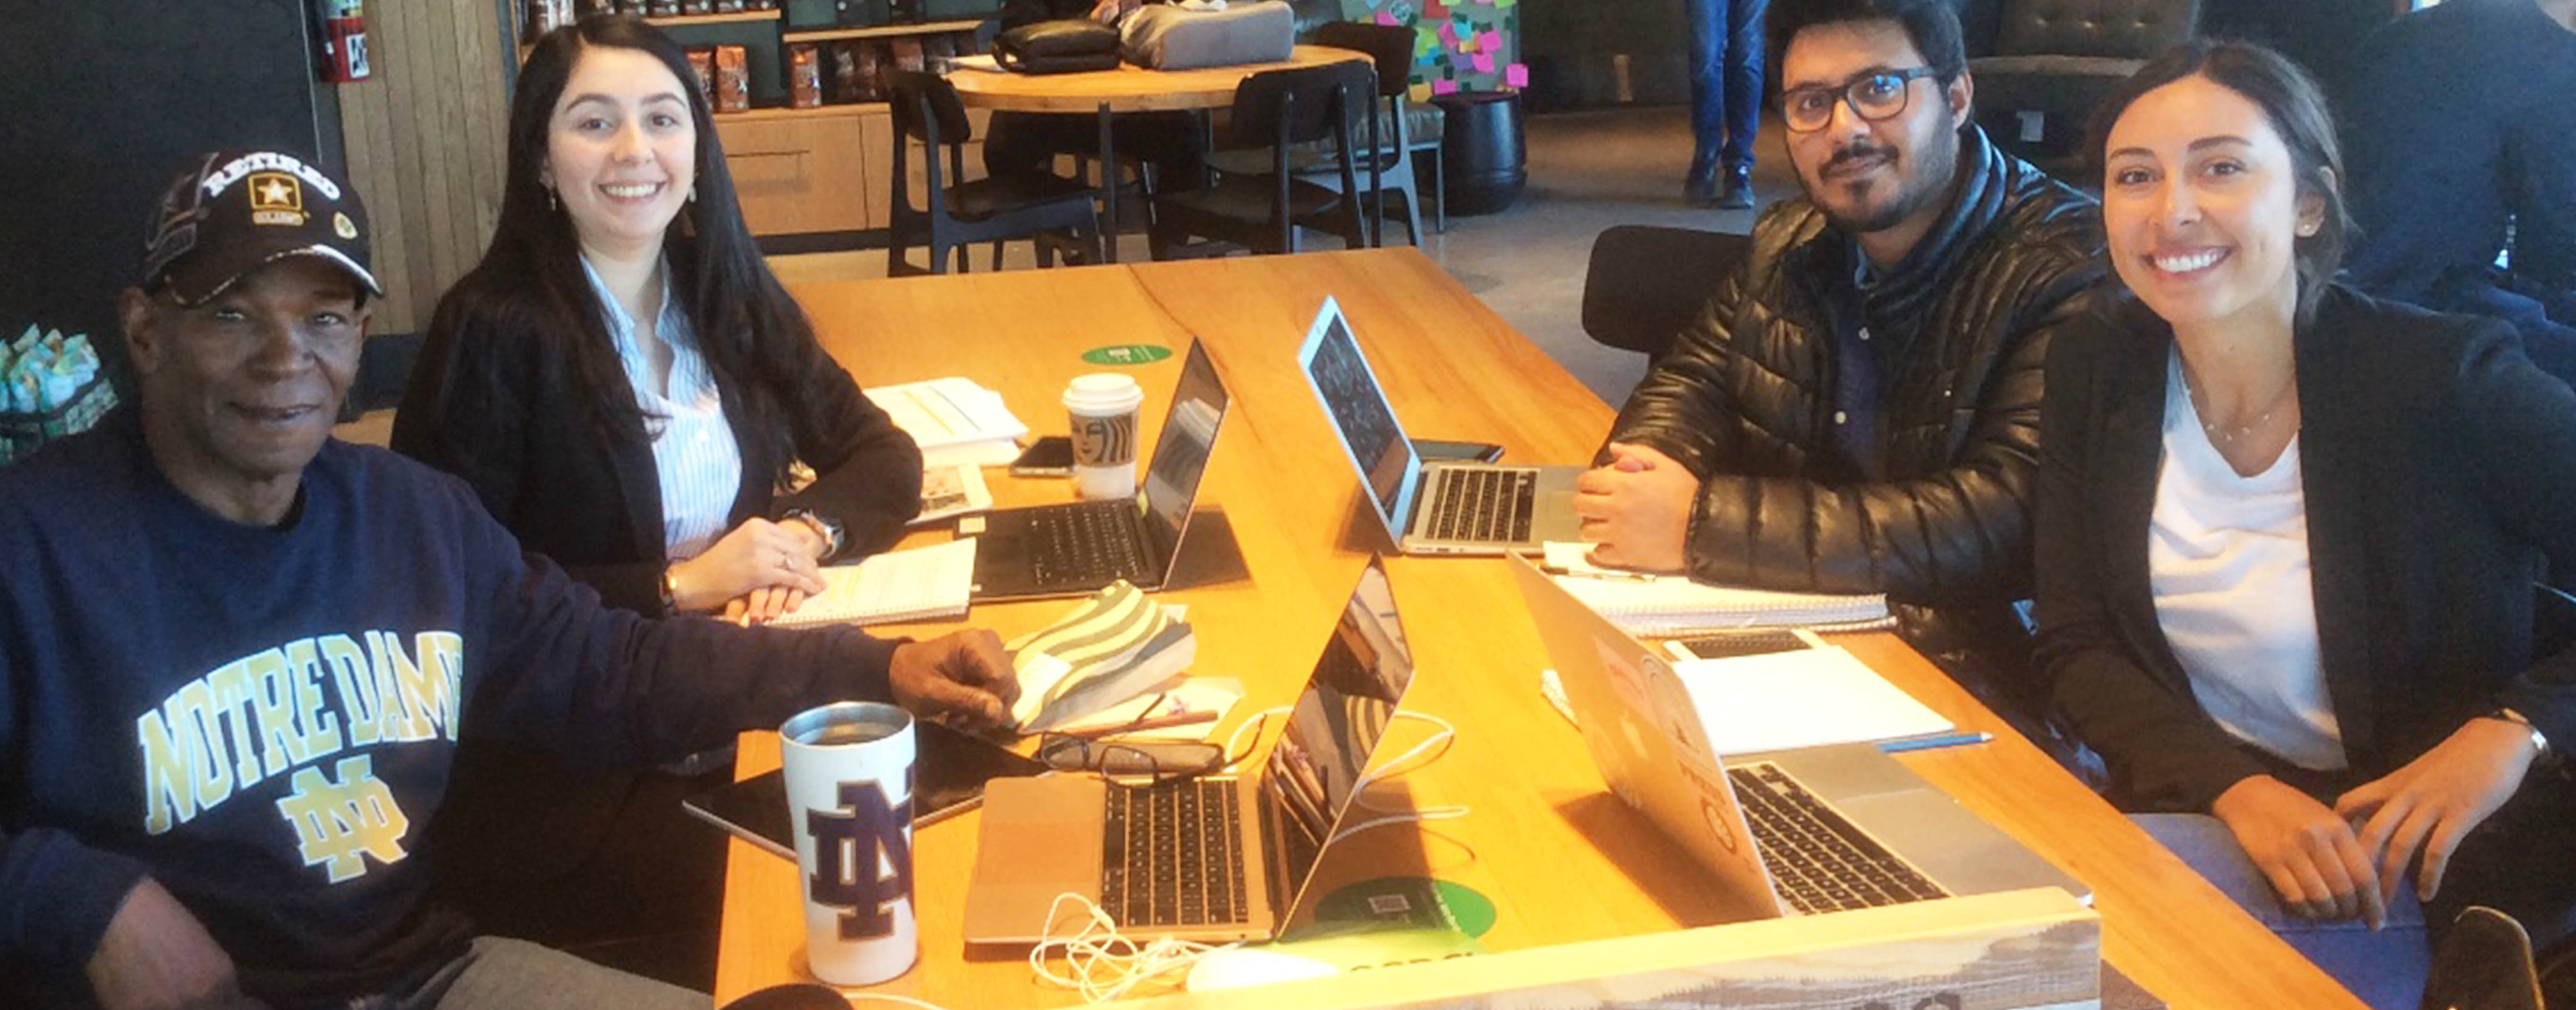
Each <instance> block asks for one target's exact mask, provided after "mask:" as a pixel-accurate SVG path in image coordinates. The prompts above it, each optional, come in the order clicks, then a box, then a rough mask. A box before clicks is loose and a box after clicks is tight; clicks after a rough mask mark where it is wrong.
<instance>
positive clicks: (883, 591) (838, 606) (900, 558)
mask: <svg viewBox="0 0 2576 1010" xmlns="http://www.w3.org/2000/svg"><path fill="white" fill-rule="evenodd" d="M974 584H975V538H973V537H960V538H958V539H956V540H952V541H949V542H947V543H944V544H935V545H932V546H929V547H916V548H913V549H911V550H908V551H891V552H888V553H885V554H879V555H877V556H875V557H872V558H869V559H867V560H865V561H861V562H859V563H858V564H855V565H833V566H831V567H828V568H825V569H823V585H824V587H825V588H824V590H823V592H822V595H819V596H816V597H813V598H812V599H808V600H806V601H805V605H804V606H801V607H798V608H796V609H795V610H793V611H790V612H788V613H787V614H786V615H784V616H782V617H780V618H778V619H777V620H775V621H772V622H770V623H771V624H773V625H776V626H778V627H784V628H801V627H809V626H812V625H817V624H892V623H894V622H897V621H927V620H933V619H936V618H942V617H955V616H957V615H959V614H963V613H965V612H966V597H967V594H968V593H969V592H971V591H972V590H973V588H974Z"/></svg>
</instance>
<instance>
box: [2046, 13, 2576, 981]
mask: <svg viewBox="0 0 2576 1010" xmlns="http://www.w3.org/2000/svg"><path fill="white" fill-rule="evenodd" d="M2102 122H2103V124H2104V128H2103V129H2101V130H2100V131H2099V135H2100V137H2101V138H2102V139H2101V147H2100V149H2099V150H2100V153H2101V155H2102V157H2103V174H2102V194H2103V201H2102V218H2103V224H2104V228H2105V231H2106V233H2107V236H2108V239H2109V255H2110V257H2111V261H2112V266H2113V269H2114V272H2115V273H2116V275H2117V278H2118V281H2119V284H2118V285H2117V288H2116V289H2115V290H2114V291H2112V292H2109V293H2108V294H2109V297H2106V298H2105V299H2104V303H2105V305H2104V309H2103V312H2102V313H2101V314H2100V316H2099V317H2098V318H2097V319H2096V320H2095V325H2093V326H2090V327H2084V328H2079V329H2077V330H2075V331H2073V332H2070V333H2068V334H2065V335H2063V336H2061V337H2060V339H2059V341H2058V343H2056V344H2055V345H2053V346H2052V347H2051V349H2050V359H2049V366H2048V367H2049V375H2048V398H2047V403H2046V406H2045V408H2044V411H2045V412H2044V418H2045V420H2044V422H2043V424H2044V428H2043V430H2044V431H2045V432H2046V437H2045V438H2044V439H2043V441H2042V451H2041V463H2040V478H2041V480H2040V494H2039V506H2038V517H2039V519H2038V539H2037V552H2036V554H2037V567H2038V585H2039V594H2038V601H2039V643H2038V645H2039V652H2040V655H2041V658H2042V661H2043V662H2044V664H2045V665H2046V667H2047V670H2048V672H2049V673H2050V674H2051V675H2052V676H2053V678H2054V680H2055V684H2056V687H2055V697H2056V699H2057V702H2058V704H2059V706H2060V707H2061V708H2062V709H2063V711H2064V712H2065V714H2066V715H2067V717H2068V718H2069V719H2070V720H2071V721H2072V723H2073V724H2074V726H2075V728H2076V730H2077V731H2078V733H2079V735H2080V736H2081V737H2082V738H2083V739H2084V740H2085V741H2086V742H2087V743H2089V744H2091V745H2092V746H2094V747H2095V748H2097V749H2098V750H2099V751H2100V752H2101V753H2102V755H2103V757H2104V758H2105V759H2106V761H2107V762H2108V765H2109V770H2110V772H2111V777H2112V787H2113V795H2114V798H2115V799H2117V800H2118V801H2119V802H2121V803H2122V805H2123V806H2125V807H2127V808H2128V809H2131V810H2135V811H2142V812H2155V813H2164V814H2182V815H2206V816H2187V817H2184V818H2180V819H2162V818H2144V819H2143V820H2144V821H2146V822H2147V823H2149V824H2150V826H2151V830H2155V831H2156V832H2157V833H2158V834H2159V837H2162V838H2165V839H2166V840H2167V841H2168V843H2169V844H2173V845H2174V846H2175V848H2176V849H2177V851H2182V852H2184V853H2185V855H2186V857H2187V858H2191V857H2193V856H2198V857H2199V858H2197V859H2194V860H2193V861H2194V862H2195V864H2196V866H2197V867H2198V868H2200V869H2202V870H2203V872H2204V873H2207V874H2209V875H2210V876H2211V878H2212V879H2213V880H2216V881H2219V882H2220V883H2221V885H2222V887H2223V888H2228V889H2231V890H2233V891H2234V896H2235V897H2237V898H2238V900H2239V901H2240V902H2241V903H2243V904H2245V905H2246V907H2247V908H2248V909H2249V910H2251V911H2254V912H2256V913H2257V915H2258V917H2263V918H2266V919H2267V922H2268V924H2270V925H2272V926H2273V928H2274V929H2275V930H2276V931H2279V932H2281V933H2282V934H2283V936H2284V938H2286V939H2289V940H2290V941H2291V942H2292V944H2293V945H2294V946H2298V947H2300V948H2301V949H2302V950H2303V951H2305V952H2307V953H2308V954H2309V955H2310V956H2311V957H2314V958H2317V959H2318V961H2319V963H2320V964H2321V965H2322V966H2324V967H2326V968H2327V969H2328V971H2330V972H2332V973H2334V974H2336V975H2337V977H2339V978H2341V979H2343V980H2344V981H2345V982H2346V983H2347V984H2349V985H2352V986H2353V987H2354V988H2355V989H2356V991H2359V992H2361V993H2362V994H2363V995H2364V996H2365V997H2367V998H2369V999H2370V1000H2371V1001H2372V1002H2373V1003H2375V1004H2377V1005H2381V1006H2409V1007H2411V1006H2413V1005H2415V1000H2416V990H2417V989H2420V987H2421V984H2422V981H2423V978H2422V975H2421V974H2420V972H2421V969H2422V966H2423V954H2422V943H2421V941H2422V937H2421V935H2420V934H2417V935H2414V936H2413V937H2411V941H2412V944H2413V948H2412V953H2411V954H2410V953H2409V952H2408V950H2407V948H2406V946H2405V945H2404V944H2392V943H2390V942H2389V939H2390V938H2388V937H2383V936H2376V935H2373V934H2371V933H2367V932H2362V931H2361V929H2360V927H2363V926H2367V927H2369V928H2371V929H2378V928H2379V927H2381V926H2383V925H2384V924H2388V923H2391V922H2396V921H2399V920H2401V919H2402V918H2407V917H2411V916H2412V915H2413V914H2414V911H2415V910H2414V907H2413V906H2414V903H2415V902H2416V901H2419V900H2420V901H2422V902H2424V906H2423V921H2424V924H2425V927H2426V928H2427V929H2429V930H2430V931H2431V933H2432V934H2433V935H2434V936H2435V937H2437V938H2438V937H2439V935H2440V934H2441V932H2442V930H2443V929H2444V927H2446V926H2447V925H2448V923H2449V918H2450V913H2452V912H2455V911H2457V910H2458V909H2459V908H2460V907H2461V906H2462V905H2464V904H2467V903H2478V904H2486V905H2490V906H2494V907H2497V908H2501V909H2504V910H2506V911H2508V912H2511V913H2512V914H2514V915H2515V916H2517V917H2518V918H2520V919H2521V920H2522V921H2523V923H2524V924H2525V925H2526V926H2527V927H2528V928H2529V929H2530V931H2531V933H2532V936H2533V937H2534V939H2535V940H2537V941H2539V942H2540V943H2542V944H2547V943H2550V942H2552V941H2554V940H2556V939H2558V938H2561V937H2564V936H2566V935H2567V933H2568V927H2569V919H2570V913H2571V910H2576V860H2570V859H2569V858H2568V856H2569V852H2570V849H2569V846H2570V845H2571V843H2576V820H2571V812H2576V789H2571V787H2570V784H2569V783H2568V781H2567V780H2566V778H2565V777H2564V776H2562V775H2559V774H2556V773H2554V772H2549V771H2545V770H2544V769H2543V767H2542V765H2541V761H2542V759H2543V758H2544V756H2545V755H2547V754H2548V752H2549V750H2550V748H2551V746H2552V744H2554V743H2555V744H2563V743H2565V742H2568V741H2571V740H2576V681H2571V677H2570V672H2571V665H2576V653H2559V654H2557V655H2547V656H2536V655H2535V653H2536V652H2538V651H2540V650H2538V649H2537V648H2535V645H2534V607H2535V602H2534V601H2535V597H2536V593H2537V592H2538V591H2539V590H2540V587H2539V586H2537V585H2536V583H2537V582H2538V580H2539V579H2540V578H2541V577H2542V576H2543V575H2544V574H2545V573H2546V572H2547V571H2548V570H2549V568H2550V566H2551V564H2552V563H2556V564H2558V565H2561V566H2563V565H2566V564H2567V563H2569V562H2576V523H2571V522H2570V521H2569V517H2570V516H2571V515H2576V396H2571V394H2570V392H2569V390H2568V388H2567V387H2566V386H2564V385H2562V384H2560V383H2559V382H2557V381H2556V380H2554V379H2552V378H2550V377H2549V376H2547V375H2545V374H2543V373H2542V372H2541V371H2540V370H2539V369H2537V368H2535V367H2533V366H2532V364H2531V362H2530V361H2529V360H2527V359H2526V358H2524V356H2523V354H2522V352H2521V351H2520V350H2519V349H2518V347H2517V345H2516V342H2515V340H2514V337H2513V334H2512V331H2511V330H2510V329H2508V328H2507V327H2505V326H2504V325H2503V324H2500V323H2496V322H2492V321H2488V320H2480V319H2474V318H2469V317H2462V316H2443V315H2435V314H2432V313H2427V312H2423V311H2420V310H2417V309H2413V308H2409V307H2406V306H2401V305H2396V304H2393V303H2386V302H2380V301H2376V300H2373V299H2371V298H2369V297H2367V296H2364V295H2362V294H2359V293H2357V292H2355V291H2353V290H2351V289H2349V288H2346V287H2343V286H2341V285H2339V284H2337V283H2336V282H2335V281H2334V279H2333V278H2334V275H2335V270H2336V265H2337V263H2338V260H2339V257H2340V255H2341V251H2342V248H2343V245H2344V241H2345V238H2346V234H2347V231H2348V227H2349V226H2348V224H2347V218H2346V216H2345V213H2344V209H2343V204H2342V200H2341V197H2340V196H2339V187H2340V185H2341V182H2342V178H2343V171H2342V166H2341V164H2340V162H2339V160H2338V158H2337V155H2336V148H2335V138H2334V132H2333V127H2332V124H2331V121H2330V119H2329V118H2328V117H2327V114H2326V110H2325V104H2324V100H2323V99H2322V98H2321V97H2320V96H2319V94H2318V92H2317V89H2316V85H2315V84H2314V83H2313V82H2311V81H2310V80H2309V79H2308V77H2307V75H2306V74H2305V73H2303V72H2301V71H2300V70H2299V69H2298V68H2297V67H2296V66H2295V65H2293V64H2291V63H2290V62H2289V61H2287V60H2285V59H2283V58H2282V57H2280V56H2279V55H2278V54H2275V53H2273V52H2271V51H2270V50H2267V49H2263V48H2260V47H2257V46H2252V45H2248V44H2244V43H2231V42H2211V41H2205V40H2204V41H2199V42H2194V43H2190V44H2187V45H2186V46H2184V47H2182V48H2180V49H2178V50H2176V51H2175V52H2173V53H2170V54H2167V55H2166V56H2164V57H2162V58H2160V59H2157V60H2155V61H2153V62H2152V63H2150V64H2149V65H2148V66H2147V67H2146V68H2145V69H2143V70H2141V71H2139V73H2138V74H2137V76H2136V77H2134V78H2132V79H2131V80H2130V81H2129V82H2128V83H2127V84H2126V85H2125V86H2124V87H2123V88H2122V89H2121V90H2120V91H2118V92H2117V93H2116V94H2115V95H2113V96H2112V98H2111V99H2110V100H2109V101H2108V102H2107V103H2106V106H2105V109H2104V112H2103V119H2102ZM2231 884H2233V885H2234V886H2232V887H2230V885H2231ZM2395 939H2397V940H2401V941H2403V940H2408V939H2409V938H2408V937H2406V936H2402V935H2401V936H2398V937H2396V938H2395Z"/></svg>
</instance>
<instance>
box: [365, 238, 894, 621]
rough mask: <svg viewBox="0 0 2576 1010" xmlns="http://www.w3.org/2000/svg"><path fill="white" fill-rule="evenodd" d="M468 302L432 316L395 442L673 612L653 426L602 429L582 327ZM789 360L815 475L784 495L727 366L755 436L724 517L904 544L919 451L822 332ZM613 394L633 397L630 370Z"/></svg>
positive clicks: (783, 397)
mask: <svg viewBox="0 0 2576 1010" xmlns="http://www.w3.org/2000/svg"><path fill="white" fill-rule="evenodd" d="M466 283H468V284H472V283H475V282H474V280H473V279H471V278H469V279H468V280H467V281H466ZM463 301H465V299H459V298H456V297H453V296H451V297H450V298H448V299H447V300H445V301H442V302H441V303H440V305H439V309H438V313H437V316H436V318H435V319H433V320H432V321H431V324H430V332H429V336H428V339H427V342H426V343H425V344H424V346H423V347H422V348H421V353H420V360H419V362H418V363H417V364H415V365H414V366H413V367H412V373H411V382H410V385H409V387H408V388H406V389H405V390H404V393H403V401H402V407H401V409H400V410H399V411H398V412H396V414H395V415H394V431H393V448H394V449H395V451H398V452H401V453H403V454H404V455H407V456H411V457H413V458H415V459H418V460H420V461H421V462H424V463H428V464H429V465H431V466H434V467H437V468H439V469H441V470H445V471H447V472H449V473H453V474H456V475H457V476H459V477H463V478H465V481H466V483H468V484H471V485H473V487H474V492H475V493H476V494H477V495H479V496H481V497H482V499H483V505H484V507H486V508H489V509H491V510H492V515H493V516H494V517H495V518H498V519H499V520H501V524H502V525H503V526H507V527H509V529H510V532H512V533H514V534H517V535H518V537H519V544H520V546H521V547H524V548H526V549H528V550H531V551H535V552H537V553H540V554H544V555H546V556H548V557H550V558H553V559H554V560H555V562H556V563H558V564H561V565H562V566H564V568H565V570H567V571H569V572H570V573H571V574H572V576H573V578H576V579H579V580H581V581H582V582H584V583H587V584H589V585H590V586H592V587H593V588H596V589H598V590H599V593H600V596H602V597H603V598H605V599H606V600H607V601H608V602H609V604H610V605H612V606H618V607H624V608H626V609H629V610H634V611H638V612H642V613H646V614H658V613H660V612H661V609H662V606H661V598H662V570H663V569H664V568H665V567H667V566H668V565H669V563H670V558H669V556H668V554H667V552H666V551H665V550H664V548H663V543H662V491H661V485H660V483H659V478H658V474H657V471H656V470H655V469H654V463H653V449H652V446H651V444H650V443H648V442H646V441H645V440H644V432H643V430H642V428H641V427H640V426H638V427H636V428H635V429H633V430H630V431H628V432H625V433H624V437H621V438H617V439H614V440H603V439H602V438H600V437H599V436H598V435H597V434H596V433H594V432H593V431H592V428H591V421H590V412H589V411H588V410H586V409H585V408H584V406H583V404H582V402H581V400H580V398H581V397H582V396H584V395H587V394H586V393H585V392H584V391H583V390H582V389H581V387H580V385H579V384H578V381H577V378H576V375H575V372H574V370H573V359H572V354H571V347H570V344H569V342H568V341H569V340H570V339H573V337H574V336H575V335H570V334H548V333H541V332H538V331H537V329H536V324H535V322H534V320H535V318H536V315H535V313H534V312H521V313H510V315H511V316H513V317H515V318H494V317H495V316H498V315H499V313H493V312H490V311H488V310H487V311H485V312H481V313H471V312H468V311H467V310H464V309H462V308H461V307H460V304H461V303H462V302H463ZM778 374H779V375H780V376H783V377H784V379H783V382H784V385H785V386H786V388H783V389H780V390H779V391H778V393H779V397H778V399H779V401H780V403H782V404H783V405H784V406H785V407H786V410H787V421H788V424H789V426H790V428H791V430H792V434H793V436H794V443H795V447H796V454H797V456H798V457H799V458H801V459H803V460H804V461H805V464H806V465H807V466H810V467H812V468H813V469H814V471H815V473H816V474H817V477H816V479H815V481H814V483H813V484H811V485H809V486H807V487H806V488H805V489H804V490H802V491H799V492H797V493H795V494H792V495H784V496H782V495H779V494H777V489H776V488H775V487H774V486H773V485H772V484H771V482H770V480H769V475H770V474H772V473H774V472H776V470H777V468H778V464H779V461H778V460H777V459H775V458H773V456H772V453H771V451H770V449H769V444H768V440H766V439H763V438H760V437H759V436H758V434H757V433H756V432H754V431H753V430H752V429H751V428H750V427H749V425H750V419H749V418H747V417H745V416H744V411H742V410H740V409H738V408H737V407H736V406H735V405H737V404H740V403H741V402H742V399H741V396H740V391H739V387H737V386H736V385H735V384H734V383H732V382H728V381H726V380H725V379H724V378H723V377H721V376H719V377H718V379H717V387H718V390H719V392H720V393H721V394H722V395H723V397H724V400H725V403H726V410H725V420H726V422H727V423H728V424H729V425H730V426H731V427H732V428H733V433H734V441H735V442H736V443H737V444H738V445H740V446H741V448H742V477H743V479H742V486H741V487H740V488H739V489H737V490H736V492H735V495H734V503H733V509H732V511H731V513H730V514H729V516H728V517H727V519H726V527H727V528H728V529H730V528H732V527H734V526H738V525H741V523H742V521H743V520H744V519H747V518H750V517H751V516H755V515H759V516H766V517H768V518H771V519H776V518H778V517H780V516H781V515H783V514H785V513H786V512H787V510H789V509H793V508H804V509H810V510H812V511H813V512H815V513H816V514H819V515H822V516H824V517H827V518H830V519H832V520H834V521H836V522H838V523H840V524H841V526H842V529H843V532H844V534H845V536H846V541H845V543H844V546H843V555H844V556H850V557H856V556H859V555H863V554H868V553H873V552H876V551H879V550H883V549H885V548H886V547H888V546H890V545H892V544H893V543H894V542H895V541H896V540H898V539H900V538H901V537H902V536H903V526H904V523H905V522H907V521H909V520H910V519H911V518H912V517H913V516H914V515H915V514H917V513H919V512H920V510H921V450H920V449H919V448H918V447H916V446H915V445H914V444H913V441H912V437H911V436H909V435H906V434H904V433H903V430H902V429H900V428H897V427H895V426H894V422H893V421H891V420H889V419H888V418H887V417H886V413H885V411H883V410H880V409H878V408H877V406H876V405H875V404H873V403H870V402H868V399H867V397H866V396H865V395H863V394H861V393H860V392H859V387H858V384H857V383H856V382H854V381H852V380H851V378H850V373H848V372H847V371H844V370H843V369H842V368H841V366H840V364H839V363H837V362H835V361H833V360H832V358H831V356H830V355H828V354H825V353H824V352H823V348H822V347H821V346H820V345H818V344H816V343H815V342H814V341H811V340H808V341H805V342H804V343H803V344H802V345H801V346H799V347H797V348H796V349H795V351H794V360H792V361H790V362H787V363H786V365H785V367H784V368H782V369H780V370H779V372H778ZM613 395H616V396H619V397H623V398H625V400H626V402H627V403H630V404H631V403H633V402H634V393H633V391H632V390H631V389H630V388H629V387H628V386H626V385H625V384H623V383H620V384H618V386H617V388H616V390H615V391H614V394H613Z"/></svg>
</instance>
